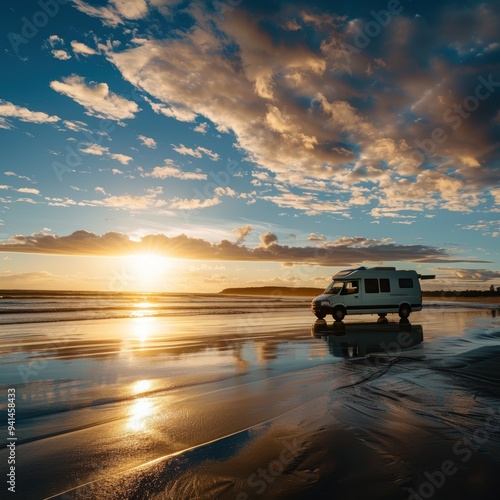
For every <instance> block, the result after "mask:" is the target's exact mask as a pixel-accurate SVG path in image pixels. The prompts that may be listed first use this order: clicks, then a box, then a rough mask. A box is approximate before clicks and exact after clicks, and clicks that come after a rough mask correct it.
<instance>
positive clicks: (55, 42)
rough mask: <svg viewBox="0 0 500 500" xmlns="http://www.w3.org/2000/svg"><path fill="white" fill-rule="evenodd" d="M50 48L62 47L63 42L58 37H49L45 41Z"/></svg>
mask: <svg viewBox="0 0 500 500" xmlns="http://www.w3.org/2000/svg"><path fill="white" fill-rule="evenodd" d="M47 40H48V42H49V44H50V46H51V47H55V46H56V45H58V44H59V45H64V40H63V39H62V38H61V37H60V36H58V35H50V36H49V38H48V39H47Z"/></svg>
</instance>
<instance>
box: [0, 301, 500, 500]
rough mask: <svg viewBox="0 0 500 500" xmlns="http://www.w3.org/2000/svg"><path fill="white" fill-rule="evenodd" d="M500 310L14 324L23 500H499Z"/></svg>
mask: <svg viewBox="0 0 500 500" xmlns="http://www.w3.org/2000/svg"><path fill="white" fill-rule="evenodd" d="M495 307H496V306H490V307H486V306H485V307H478V306H475V307H469V306H468V305H463V304H461V305H460V307H446V305H443V304H434V305H429V306H428V307H426V308H425V309H424V310H423V311H421V312H419V313H414V314H412V315H411V316H410V321H411V324H409V325H405V324H399V322H398V318H397V316H396V315H392V316H391V315H389V316H388V318H389V323H386V324H377V323H376V322H375V318H376V316H348V317H346V318H345V320H344V325H343V326H342V325H339V324H335V325H334V324H333V321H332V320H331V319H330V320H328V322H327V323H324V322H321V321H318V322H315V321H314V319H315V318H314V316H312V315H311V314H310V312H309V311H308V310H307V309H302V308H295V309H294V308H290V309H287V308H284V309H281V310H275V311H269V310H266V311H263V312H255V311H254V312H249V313H247V314H237V315H231V314H218V315H203V314H199V315H197V316H195V317H190V316H172V317H169V316H162V317H147V316H145V317H135V318H124V319H116V318H114V319H105V320H101V319H95V320H86V321H71V322H66V321H59V322H57V323H54V322H45V323H29V324H12V325H5V326H3V327H2V333H1V335H0V349H1V352H2V357H1V364H0V375H1V379H0V380H1V382H2V387H1V390H2V400H1V401H2V414H4V415H6V410H5V407H6V395H7V390H8V388H15V390H16V436H17V438H18V440H17V442H16V493H17V496H16V497H17V498H48V497H51V496H59V498H172V499H184V498H186V499H187V498H189V499H192V498H200V499H204V498H207V499H209V498H232V499H238V500H243V499H250V498H252V499H253V498H309V497H311V498H312V497H314V498H341V499H342V498H346V499H347V498H364V497H367V498H384V499H385V498H394V499H399V498H401V499H403V498H415V499H417V498H431V497H432V498H450V497H452V496H453V498H464V499H465V498H492V499H493V498H496V497H497V495H496V494H497V492H498V487H499V486H500V477H499V476H498V473H497V471H498V470H499V466H500V370H499V367H500V317H499V316H498V311H497V309H496V308H495ZM7 459H8V450H7V449H5V448H4V449H2V450H1V453H0V463H2V464H3V465H2V467H5V468H6V467H7V465H6V464H7ZM5 470H7V469H5ZM7 494H9V492H8V491H7V490H6V487H5V488H4V490H3V491H2V492H1V493H0V496H2V497H4V496H5V497H6V498H8V496H7Z"/></svg>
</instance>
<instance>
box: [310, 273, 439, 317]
mask: <svg viewBox="0 0 500 500" xmlns="http://www.w3.org/2000/svg"><path fill="white" fill-rule="evenodd" d="M432 278H434V276H432V275H420V274H417V273H416V272H415V271H397V270H396V268H395V267H372V268H368V269H367V268H366V267H359V268H357V269H346V270H344V271H340V272H339V273H337V274H335V275H334V276H333V278H332V280H333V281H332V282H331V283H330V284H329V285H328V286H327V287H326V290H325V291H324V292H323V294H322V295H319V296H318V297H316V298H315V299H314V300H313V301H312V304H311V309H312V312H313V313H314V314H315V315H316V317H317V318H319V319H323V318H324V317H325V316H326V315H327V314H331V315H332V316H333V319H334V320H335V321H342V320H343V319H344V316H345V315H346V314H378V315H379V317H380V318H385V316H386V315H387V313H399V316H400V318H401V319H402V320H406V319H407V318H408V316H409V315H410V313H411V312H413V311H420V310H421V309H422V292H421V289H420V282H419V280H420V279H432Z"/></svg>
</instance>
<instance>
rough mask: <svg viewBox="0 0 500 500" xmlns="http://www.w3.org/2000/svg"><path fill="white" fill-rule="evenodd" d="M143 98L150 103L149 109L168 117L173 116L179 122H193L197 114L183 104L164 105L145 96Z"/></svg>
mask: <svg viewBox="0 0 500 500" xmlns="http://www.w3.org/2000/svg"><path fill="white" fill-rule="evenodd" d="M145 100H146V101H147V102H148V103H149V104H150V106H151V109H152V110H153V111H154V112H155V113H157V114H162V115H164V116H167V117H169V118H175V119H176V120H179V121H181V122H194V121H195V120H196V117H197V116H198V115H197V114H196V113H195V112H194V111H191V110H189V109H187V108H186V107H184V106H165V105H164V104H159V103H155V102H153V101H151V99H149V98H147V97H146V98H145Z"/></svg>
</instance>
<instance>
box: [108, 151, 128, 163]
mask: <svg viewBox="0 0 500 500" xmlns="http://www.w3.org/2000/svg"><path fill="white" fill-rule="evenodd" d="M109 156H110V158H112V159H113V160H116V161H119V162H120V163H121V164H122V165H128V164H129V163H130V162H131V161H132V160H133V158H132V157H131V156H127V155H124V154H121V153H112V154H110V155H109Z"/></svg>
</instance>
